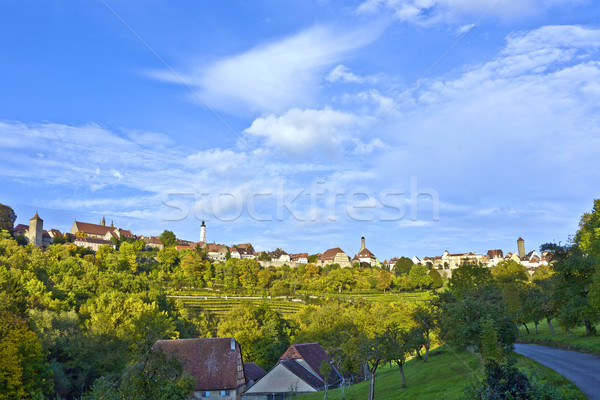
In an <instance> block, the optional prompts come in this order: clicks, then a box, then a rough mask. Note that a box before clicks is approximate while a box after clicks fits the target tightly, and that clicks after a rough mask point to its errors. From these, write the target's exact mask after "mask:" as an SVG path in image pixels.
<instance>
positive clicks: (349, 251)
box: [15, 211, 539, 269]
mask: <svg viewBox="0 0 600 400" xmlns="http://www.w3.org/2000/svg"><path fill="white" fill-rule="evenodd" d="M38 218H40V216H39V213H38V212H37V211H36V213H35V215H34V216H33V217H32V218H30V219H27V221H23V219H22V218H19V217H17V220H16V221H15V233H16V234H21V235H22V234H23V232H21V230H22V229H24V228H27V226H28V224H26V223H25V222H31V220H34V219H38ZM43 221H44V220H43V219H42V226H43V232H44V235H45V236H48V234H47V232H50V231H54V232H51V233H52V234H51V235H50V236H48V240H50V237H54V235H55V234H56V233H58V234H66V233H70V234H75V233H76V232H75V231H73V227H75V226H76V225H77V224H81V223H83V224H85V225H98V226H106V227H111V228H114V229H115V230H117V231H123V232H124V233H125V235H126V236H127V237H136V238H142V239H144V238H145V239H149V238H157V237H158V236H159V235H160V233H162V232H159V233H150V234H149V233H147V232H132V231H131V229H130V228H129V227H128V228H126V229H125V230H124V229H123V228H124V227H123V226H120V225H118V224H115V222H114V220H113V219H110V218H108V219H107V218H106V216H104V215H103V216H102V218H101V219H100V220H99V221H98V223H97V224H96V222H91V221H83V220H78V219H77V218H75V219H74V220H73V224H71V227H70V228H69V227H66V228H62V229H61V228H58V226H62V225H49V224H48V223H46V225H45V226H44V225H43V224H44V222H43ZM205 222H206V221H204V220H203V221H202V222H201V224H200V226H199V228H200V229H199V230H198V238H191V239H190V238H186V237H181V236H179V235H178V233H177V232H173V233H174V234H175V237H176V238H177V240H179V241H181V243H182V244H183V243H185V242H187V243H191V244H190V246H191V247H190V249H192V250H193V249H194V245H195V244H197V243H204V244H207V245H208V244H217V245H219V246H221V245H222V246H227V248H229V247H235V246H236V245H239V244H251V245H252V247H253V248H254V250H255V251H256V253H255V256H257V255H258V253H262V252H266V253H273V252H275V251H279V250H283V251H284V252H285V253H286V254H289V255H297V254H307V255H311V254H324V253H325V252H326V250H328V249H329V250H332V249H334V248H340V249H341V250H342V251H343V252H344V253H346V255H347V256H348V257H349V258H350V259H352V255H356V254H359V253H360V252H361V250H363V249H365V247H366V238H365V236H364V235H363V236H361V237H360V245H359V246H358V250H355V249H354V247H353V246H348V245H346V244H343V245H340V244H339V243H338V244H335V243H330V244H329V247H326V248H322V247H323V243H321V244H320V245H315V246H321V248H318V247H310V248H292V249H290V248H285V247H284V246H280V245H277V246H275V247H270V248H264V247H262V246H260V245H256V243H255V242H253V240H252V238H245V239H244V240H241V241H228V240H220V239H219V240H217V239H212V240H211V239H210V236H207V233H206V232H207V225H206V224H205ZM40 229H41V228H40ZM112 236H114V235H112ZM115 238H116V239H120V236H119V235H118V234H117V236H115ZM203 238H204V240H203ZM39 240H40V243H39V244H38V245H41V244H42V242H41V240H42V239H41V235H40V238H39ZM519 241H522V244H523V246H524V247H523V248H522V249H521V248H519V246H518V245H517V246H516V247H515V249H511V248H508V249H507V248H502V247H500V246H495V247H494V246H493V245H490V246H488V248H487V249H485V250H473V249H460V250H456V249H450V251H449V250H448V249H444V250H438V252H437V253H435V254H426V255H421V254H399V253H397V252H393V250H391V249H388V250H387V252H385V253H384V254H385V256H379V255H378V254H380V253H377V252H374V253H375V254H371V255H372V256H374V257H375V258H376V260H377V261H378V262H379V263H380V264H381V265H384V266H385V267H387V268H388V269H391V267H393V263H392V264H391V265H390V264H387V265H386V264H385V263H386V262H388V261H389V260H392V259H395V260H397V259H398V258H399V257H407V258H409V259H412V260H413V262H414V263H415V264H420V263H422V264H426V262H427V261H431V262H432V263H433V262H434V258H436V259H438V261H440V259H441V258H442V255H443V254H450V255H464V256H466V255H468V254H473V255H478V256H486V254H488V255H489V253H490V251H497V250H500V252H501V253H502V252H504V254H506V259H510V256H511V254H518V255H519V257H520V258H523V256H524V255H525V254H531V253H535V254H537V253H538V250H539V246H537V247H535V248H534V247H531V246H530V245H529V244H525V241H524V239H522V237H520V236H519V238H518V239H517V240H516V241H515V243H518V242H519ZM50 243H51V241H48V242H46V241H44V243H43V244H44V245H47V244H50ZM106 243H110V242H108V241H106ZM101 244H102V243H97V244H95V247H92V246H89V247H90V248H92V249H93V250H97V248H98V246H100V245H101ZM78 245H83V246H86V244H84V243H79V244H78ZM371 246H372V248H373V249H374V248H378V247H379V246H377V244H376V243H375V244H374V246H373V243H371ZM184 247H185V245H184ZM315 249H316V250H315ZM454 250H456V251H454ZM494 258H496V257H494ZM415 259H417V261H415ZM501 259H503V257H502V256H500V257H499V258H498V259H497V260H496V261H495V262H496V263H497V262H498V260H501ZM353 260H354V259H352V260H350V263H352V261H353ZM474 260H475V259H474ZM462 261H464V260H462V258H461V259H460V260H459V263H460V262H462ZM475 261H478V262H479V261H481V260H480V259H477V260H475ZM489 261H490V262H491V259H490V260H489ZM487 262H488V260H485V263H487ZM372 265H374V264H373V263H372ZM432 265H433V264H432ZM435 265H436V266H437V262H436V264H435ZM457 265H458V264H457ZM453 267H455V266H454V262H453Z"/></svg>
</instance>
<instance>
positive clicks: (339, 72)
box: [325, 64, 382, 83]
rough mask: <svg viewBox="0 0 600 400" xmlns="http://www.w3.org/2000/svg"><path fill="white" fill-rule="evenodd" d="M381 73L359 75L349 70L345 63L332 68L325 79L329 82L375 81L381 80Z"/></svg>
mask: <svg viewBox="0 0 600 400" xmlns="http://www.w3.org/2000/svg"><path fill="white" fill-rule="evenodd" d="M381 78H382V77H381V75H368V76H359V75H356V74H355V73H353V72H352V71H350V69H349V68H348V67H346V66H345V65H342V64H339V65H337V66H336V67H335V68H334V69H332V70H331V71H330V72H329V74H327V76H326V77H325V79H326V80H327V81H329V82H343V83H377V82H379V81H380V80H381Z"/></svg>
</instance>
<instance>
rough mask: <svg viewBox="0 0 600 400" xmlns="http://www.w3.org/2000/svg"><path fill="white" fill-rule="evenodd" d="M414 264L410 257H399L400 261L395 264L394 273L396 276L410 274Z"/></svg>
mask: <svg viewBox="0 0 600 400" xmlns="http://www.w3.org/2000/svg"><path fill="white" fill-rule="evenodd" d="M413 265H414V263H413V262H412V260H411V259H410V258H408V257H400V259H398V261H396V264H394V267H393V268H392V271H393V272H394V275H396V276H401V275H408V274H409V272H410V269H411V268H412V267H413Z"/></svg>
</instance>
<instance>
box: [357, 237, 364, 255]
mask: <svg viewBox="0 0 600 400" xmlns="http://www.w3.org/2000/svg"><path fill="white" fill-rule="evenodd" d="M364 249H365V237H364V236H362V237H361V238H360V250H359V251H358V252H359V253H360V252H361V251H363V250H364Z"/></svg>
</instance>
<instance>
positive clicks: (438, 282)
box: [428, 269, 444, 289]
mask: <svg viewBox="0 0 600 400" xmlns="http://www.w3.org/2000/svg"><path fill="white" fill-rule="evenodd" d="M428 275H429V276H430V277H431V286H430V287H431V288H432V289H439V288H441V287H442V286H444V279H443V278H442V276H441V275H440V273H439V272H438V270H437V269H432V270H431V271H429V274H428Z"/></svg>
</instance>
